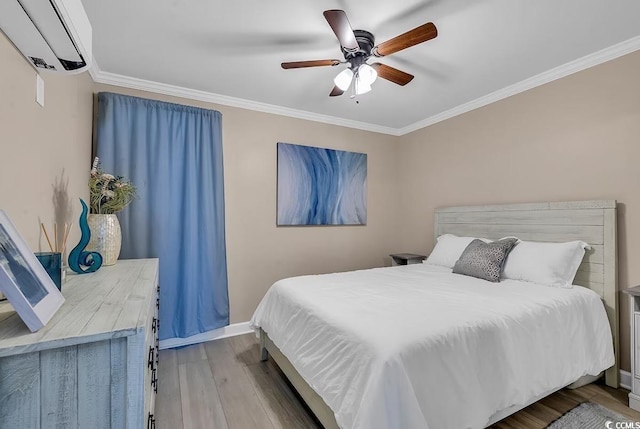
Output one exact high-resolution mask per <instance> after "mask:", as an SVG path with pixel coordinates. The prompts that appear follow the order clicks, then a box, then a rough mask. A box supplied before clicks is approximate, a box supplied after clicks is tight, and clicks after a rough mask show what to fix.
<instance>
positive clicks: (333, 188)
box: [277, 143, 367, 225]
mask: <svg viewBox="0 0 640 429" xmlns="http://www.w3.org/2000/svg"><path fill="white" fill-rule="evenodd" d="M277 223H278V225H366V223H367V154H365V153H356V152H345V151H342V150H333V149H323V148H319V147H309V146H300V145H295V144H288V143H278V216H277Z"/></svg>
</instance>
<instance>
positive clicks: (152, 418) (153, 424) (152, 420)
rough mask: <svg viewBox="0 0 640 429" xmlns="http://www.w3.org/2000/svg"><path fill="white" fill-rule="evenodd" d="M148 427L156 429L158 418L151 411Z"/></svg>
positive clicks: (148, 428)
mask: <svg viewBox="0 0 640 429" xmlns="http://www.w3.org/2000/svg"><path fill="white" fill-rule="evenodd" d="M147 429H156V418H155V416H154V415H153V414H151V413H149V417H148V418H147Z"/></svg>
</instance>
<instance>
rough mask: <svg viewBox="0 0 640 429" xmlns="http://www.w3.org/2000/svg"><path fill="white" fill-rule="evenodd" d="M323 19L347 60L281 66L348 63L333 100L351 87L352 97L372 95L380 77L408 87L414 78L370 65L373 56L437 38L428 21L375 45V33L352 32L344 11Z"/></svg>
mask: <svg viewBox="0 0 640 429" xmlns="http://www.w3.org/2000/svg"><path fill="white" fill-rule="evenodd" d="M324 17H325V18H326V19H327V22H328V23H329V26H331V29H332V30H333V32H334V33H335V34H336V37H337V38H338V41H339V42H340V46H341V48H342V54H343V55H344V59H345V61H341V60H337V59H331V60H311V61H294V62H285V63H282V64H281V65H282V68H283V69H296V68H304V67H321V66H337V65H339V64H348V66H347V68H346V69H345V70H343V71H341V72H340V73H339V74H338V75H337V76H336V78H335V79H334V83H335V86H334V88H333V90H332V91H331V93H330V94H329V96H331V97H335V96H338V95H342V94H344V92H345V91H347V90H348V89H349V88H350V87H352V89H353V92H352V95H351V97H352V98H353V97H354V96H355V95H360V94H364V93H366V92H369V91H371V84H372V83H373V82H374V81H375V80H376V78H377V77H378V76H379V77H381V78H383V79H386V80H388V81H391V82H393V83H396V84H398V85H401V86H404V85H406V84H408V83H409V82H411V80H412V79H413V75H411V74H409V73H405V72H403V71H401V70H398V69H396V68H394V67H390V66H387V65H384V64H381V63H373V64H371V65H369V64H367V60H368V59H369V58H370V57H372V56H374V57H384V56H387V55H391V54H394V53H396V52H399V51H401V50H403V49H407V48H410V47H411V46H415V45H417V44H419V43H423V42H426V41H428V40H431V39H433V38H435V37H436V36H437V35H438V30H437V28H436V26H435V25H434V24H433V23H432V22H428V23H426V24H423V25H421V26H419V27H416V28H414V29H413V30H409V31H407V32H406V33H403V34H401V35H399V36H396V37H394V38H392V39H389V40H387V41H386V42H384V43H381V44H379V45H377V46H376V45H375V38H374V36H373V34H371V33H370V32H368V31H365V30H353V29H351V24H349V19H348V18H347V14H346V13H345V12H344V11H343V10H335V9H334V10H325V11H324Z"/></svg>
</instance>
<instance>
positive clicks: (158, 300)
mask: <svg viewBox="0 0 640 429" xmlns="http://www.w3.org/2000/svg"><path fill="white" fill-rule="evenodd" d="M156 308H157V309H158V310H160V298H156Z"/></svg>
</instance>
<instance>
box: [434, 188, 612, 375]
mask: <svg viewBox="0 0 640 429" xmlns="http://www.w3.org/2000/svg"><path fill="white" fill-rule="evenodd" d="M434 232H435V234H434V238H437V237H438V236H440V235H442V234H447V233H448V234H455V235H459V236H470V237H485V238H490V239H499V238H502V237H506V236H516V237H518V238H520V239H522V240H527V241H548V242H565V241H573V240H582V241H584V242H587V243H589V244H590V245H591V250H589V251H587V253H586V255H585V257H584V260H583V261H582V264H581V265H580V268H579V269H578V273H577V274H576V278H575V280H574V283H575V284H577V285H580V286H584V287H587V288H589V289H592V290H593V291H595V292H597V293H598V294H599V295H600V296H602V299H603V300H604V303H605V307H606V310H607V316H608V317H609V323H610V324H611V332H612V334H613V343H614V351H615V354H616V364H615V365H614V366H613V367H612V368H610V369H608V370H607V372H606V383H607V385H609V386H613V387H618V382H619V374H620V372H619V368H618V365H619V357H618V351H619V341H618V323H619V319H618V266H617V263H618V262H617V255H616V253H617V233H616V201H615V200H604V201H571V202H558V203H526V204H505V205H489V206H463V207H444V208H439V209H436V211H435V228H434Z"/></svg>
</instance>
